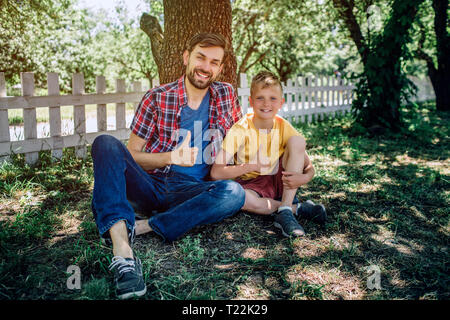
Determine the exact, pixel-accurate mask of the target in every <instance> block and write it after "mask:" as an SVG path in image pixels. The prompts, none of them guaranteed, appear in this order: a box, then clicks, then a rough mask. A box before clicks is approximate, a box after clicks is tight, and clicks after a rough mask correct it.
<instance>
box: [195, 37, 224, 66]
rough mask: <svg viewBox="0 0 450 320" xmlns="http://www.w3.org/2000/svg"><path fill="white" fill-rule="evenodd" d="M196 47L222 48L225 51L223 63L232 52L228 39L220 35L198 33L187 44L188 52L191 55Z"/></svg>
mask: <svg viewBox="0 0 450 320" xmlns="http://www.w3.org/2000/svg"><path fill="white" fill-rule="evenodd" d="M196 45H199V46H200V47H201V48H208V47H221V48H222V49H223V51H224V56H223V59H222V63H223V62H224V61H225V58H226V57H227V56H228V54H229V50H230V49H229V43H228V41H227V39H226V38H225V37H224V36H222V35H221V34H218V33H207V32H201V33H197V34H196V35H195V36H193V37H192V38H191V39H189V40H188V42H187V43H186V50H187V51H188V52H189V53H191V52H192V50H194V48H195V46H196Z"/></svg>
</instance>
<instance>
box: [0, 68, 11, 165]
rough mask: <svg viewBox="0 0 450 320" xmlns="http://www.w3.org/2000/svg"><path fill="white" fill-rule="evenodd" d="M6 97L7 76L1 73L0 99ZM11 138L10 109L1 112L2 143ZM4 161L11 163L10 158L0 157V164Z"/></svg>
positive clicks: (0, 129)
mask: <svg viewBox="0 0 450 320" xmlns="http://www.w3.org/2000/svg"><path fill="white" fill-rule="evenodd" d="M2 97H6V80H5V74H4V73H3V72H0V98H2ZM9 141H11V138H10V136H9V121H8V109H1V110H0V142H9ZM3 161H9V156H0V164H1V163H2V162H3Z"/></svg>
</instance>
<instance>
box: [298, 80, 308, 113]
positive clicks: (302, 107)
mask: <svg viewBox="0 0 450 320" xmlns="http://www.w3.org/2000/svg"><path fill="white" fill-rule="evenodd" d="M299 94H301V100H300V106H299V112H298V114H299V119H300V121H301V122H305V117H306V116H305V106H306V98H305V97H306V82H305V77H304V76H302V77H301V80H300V88H299Z"/></svg>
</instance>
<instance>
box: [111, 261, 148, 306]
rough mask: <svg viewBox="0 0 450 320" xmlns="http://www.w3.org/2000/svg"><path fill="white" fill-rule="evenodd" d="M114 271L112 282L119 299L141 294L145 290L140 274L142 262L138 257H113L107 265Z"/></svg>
mask: <svg viewBox="0 0 450 320" xmlns="http://www.w3.org/2000/svg"><path fill="white" fill-rule="evenodd" d="M109 269H110V270H113V269H114V271H115V273H114V283H115V285H116V294H117V297H118V298H119V299H128V298H131V297H133V296H137V297H140V296H143V295H144V294H145V293H146V292H147V286H146V285H145V282H144V277H143V275H142V263H141V260H140V259H139V258H137V257H136V258H135V259H131V258H122V257H118V256H116V257H114V258H113V259H112V262H111V264H110V266H109Z"/></svg>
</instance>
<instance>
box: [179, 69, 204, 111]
mask: <svg viewBox="0 0 450 320" xmlns="http://www.w3.org/2000/svg"><path fill="white" fill-rule="evenodd" d="M184 85H185V86H186V94H187V98H188V106H189V107H190V108H191V109H194V110H197V109H198V108H199V107H200V104H201V103H202V100H203V98H204V96H205V94H206V92H207V91H208V89H209V87H207V88H205V89H198V88H196V87H194V86H193V85H192V84H191V83H190V82H189V79H188V78H187V77H186V76H184Z"/></svg>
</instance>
